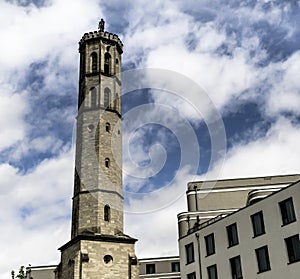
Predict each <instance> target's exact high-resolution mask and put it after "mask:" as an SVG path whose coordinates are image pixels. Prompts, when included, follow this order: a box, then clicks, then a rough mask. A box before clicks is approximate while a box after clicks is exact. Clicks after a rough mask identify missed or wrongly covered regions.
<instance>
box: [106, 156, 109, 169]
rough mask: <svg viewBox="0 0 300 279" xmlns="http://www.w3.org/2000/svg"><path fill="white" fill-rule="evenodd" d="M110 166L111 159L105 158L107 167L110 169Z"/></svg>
mask: <svg viewBox="0 0 300 279" xmlns="http://www.w3.org/2000/svg"><path fill="white" fill-rule="evenodd" d="M109 166H110V160H109V158H105V167H106V168H109Z"/></svg>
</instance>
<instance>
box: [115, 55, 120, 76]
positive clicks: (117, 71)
mask: <svg viewBox="0 0 300 279" xmlns="http://www.w3.org/2000/svg"><path fill="white" fill-rule="evenodd" d="M119 72H120V67H119V59H118V58H116V73H117V74H118V73H119Z"/></svg>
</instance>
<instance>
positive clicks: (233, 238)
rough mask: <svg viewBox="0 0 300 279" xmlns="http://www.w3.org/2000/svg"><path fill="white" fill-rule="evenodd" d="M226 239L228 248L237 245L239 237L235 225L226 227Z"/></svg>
mask: <svg viewBox="0 0 300 279" xmlns="http://www.w3.org/2000/svg"><path fill="white" fill-rule="evenodd" d="M226 230H227V238H228V245H229V247H231V246H234V245H237V244H239V237H238V232H237V226H236V223H234V224H232V225H230V226H227V227H226Z"/></svg>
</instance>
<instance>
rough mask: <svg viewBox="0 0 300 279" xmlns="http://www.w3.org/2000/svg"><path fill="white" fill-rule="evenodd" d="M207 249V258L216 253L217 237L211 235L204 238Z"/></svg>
mask: <svg viewBox="0 0 300 279" xmlns="http://www.w3.org/2000/svg"><path fill="white" fill-rule="evenodd" d="M204 241H205V248H206V257H208V256H211V255H214V254H215V253H216V246H215V235H214V233H210V234H208V235H206V236H205V237H204Z"/></svg>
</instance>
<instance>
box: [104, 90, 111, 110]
mask: <svg viewBox="0 0 300 279" xmlns="http://www.w3.org/2000/svg"><path fill="white" fill-rule="evenodd" d="M109 106H110V90H109V88H105V89H104V107H105V108H108V107H109Z"/></svg>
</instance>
